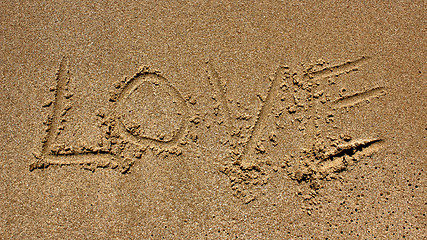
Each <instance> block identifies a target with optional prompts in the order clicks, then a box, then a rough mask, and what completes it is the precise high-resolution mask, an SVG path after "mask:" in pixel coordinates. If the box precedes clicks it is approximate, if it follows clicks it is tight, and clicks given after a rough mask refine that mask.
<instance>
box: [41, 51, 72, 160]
mask: <svg viewBox="0 0 427 240" xmlns="http://www.w3.org/2000/svg"><path fill="white" fill-rule="evenodd" d="M69 81H70V75H69V69H68V59H67V58H66V57H63V58H62V60H61V63H60V64H59V69H58V72H57V73H56V88H55V92H54V94H55V99H54V101H53V102H52V104H53V114H52V115H51V116H50V117H49V120H48V121H49V123H48V126H47V127H48V129H47V135H46V139H45V140H44V141H43V144H42V154H43V155H47V154H48V153H49V151H50V147H51V146H52V143H53V141H54V140H55V137H56V136H57V133H58V128H59V123H60V120H61V119H60V115H61V112H62V110H63V108H64V103H63V101H64V96H65V94H64V91H65V87H66V85H67V83H68V82H69Z"/></svg>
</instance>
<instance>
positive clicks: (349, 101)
mask: <svg viewBox="0 0 427 240" xmlns="http://www.w3.org/2000/svg"><path fill="white" fill-rule="evenodd" d="M385 94H387V92H386V91H385V90H384V88H383V87H376V88H373V89H370V90H367V91H364V92H359V93H356V94H354V95H351V96H345V97H342V98H340V99H337V100H335V104H336V106H337V107H339V108H343V107H350V106H354V105H356V104H358V103H360V102H363V101H369V100H370V99H372V98H376V97H380V96H383V95H385Z"/></svg>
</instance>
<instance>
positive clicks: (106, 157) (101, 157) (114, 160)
mask: <svg viewBox="0 0 427 240" xmlns="http://www.w3.org/2000/svg"><path fill="white" fill-rule="evenodd" d="M121 162H123V161H122V160H121V159H120V158H118V157H116V156H114V155H112V154H110V153H78V154H56V155H53V154H50V155H45V156H43V158H41V159H39V160H38V161H35V162H34V163H32V164H31V165H30V171H32V170H34V169H37V168H44V167H47V166H49V165H58V166H70V165H83V164H96V165H97V166H96V167H111V168H116V167H118V166H120V163H121Z"/></svg>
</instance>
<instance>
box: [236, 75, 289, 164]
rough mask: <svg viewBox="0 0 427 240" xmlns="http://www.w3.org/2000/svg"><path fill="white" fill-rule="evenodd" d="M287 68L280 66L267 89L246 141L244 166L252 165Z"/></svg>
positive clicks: (243, 158) (243, 157)
mask: <svg viewBox="0 0 427 240" xmlns="http://www.w3.org/2000/svg"><path fill="white" fill-rule="evenodd" d="M283 69H285V68H284V67H280V68H279V69H277V70H276V73H275V76H274V78H273V81H272V82H271V84H270V87H269V89H268V90H267V97H266V98H265V100H264V102H263V104H262V106H261V109H260V110H259V112H258V116H257V118H256V119H255V123H254V125H253V127H252V130H251V133H250V135H249V139H248V141H247V142H246V145H245V148H244V150H243V154H242V155H241V156H242V159H241V160H242V166H244V167H245V166H250V165H251V157H253V153H254V151H255V147H256V143H257V141H258V140H259V138H260V137H261V135H262V129H263V128H262V126H263V124H264V122H265V119H266V118H267V117H268V114H269V113H270V112H271V110H272V107H273V96H275V94H274V93H276V92H277V91H278V89H279V88H280V79H281V78H280V76H281V70H283Z"/></svg>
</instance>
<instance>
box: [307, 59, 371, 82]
mask: <svg viewBox="0 0 427 240" xmlns="http://www.w3.org/2000/svg"><path fill="white" fill-rule="evenodd" d="M369 59H370V57H365V56H363V57H361V58H359V59H356V60H354V61H347V62H345V63H343V64H339V65H335V66H332V67H327V68H324V69H322V70H319V71H314V72H307V73H305V74H304V75H303V80H309V79H310V80H319V79H322V78H327V77H331V76H339V75H341V74H344V73H349V72H351V71H355V70H357V69H358V68H359V67H360V66H361V65H363V64H365V63H366V62H367V60H369Z"/></svg>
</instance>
